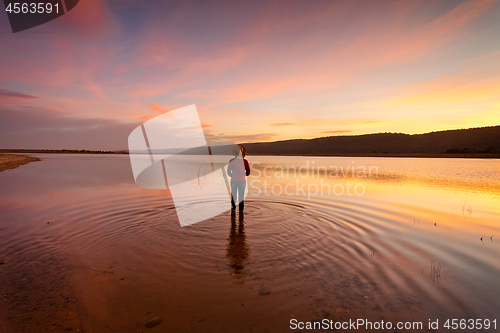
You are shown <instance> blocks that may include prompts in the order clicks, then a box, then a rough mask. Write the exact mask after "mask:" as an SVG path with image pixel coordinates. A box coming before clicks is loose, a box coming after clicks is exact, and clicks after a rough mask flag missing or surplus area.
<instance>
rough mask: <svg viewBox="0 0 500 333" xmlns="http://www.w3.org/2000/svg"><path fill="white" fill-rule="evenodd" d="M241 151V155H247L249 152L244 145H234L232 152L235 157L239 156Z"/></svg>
mask: <svg viewBox="0 0 500 333" xmlns="http://www.w3.org/2000/svg"><path fill="white" fill-rule="evenodd" d="M240 151H241V156H243V157H245V155H246V154H247V149H246V148H245V147H244V146H243V145H234V146H233V149H232V150H231V152H232V153H233V155H234V156H235V157H236V156H238V154H239V153H240Z"/></svg>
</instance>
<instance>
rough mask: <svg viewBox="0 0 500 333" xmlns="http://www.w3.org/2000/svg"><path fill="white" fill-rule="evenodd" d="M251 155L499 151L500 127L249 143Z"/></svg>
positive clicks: (480, 152) (478, 152)
mask: <svg viewBox="0 0 500 333" xmlns="http://www.w3.org/2000/svg"><path fill="white" fill-rule="evenodd" d="M245 147H246V148H247V150H248V153H249V154H252V155H259V154H261V155H381V154H396V155H401V154H410V155H411V154H441V153H447V154H494V155H498V153H500V126H492V127H481V128H470V129H460V130H450V131H439V132H431V133H425V134H413V135H410V134H401V133H377V134H366V135H346V136H330V137H323V138H316V139H308V140H303V139H297V140H286V141H277V142H260V143H247V144H245Z"/></svg>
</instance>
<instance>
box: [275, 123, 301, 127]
mask: <svg viewBox="0 0 500 333" xmlns="http://www.w3.org/2000/svg"><path fill="white" fill-rule="evenodd" d="M293 125H296V124H294V123H272V124H271V126H276V127H279V126H293Z"/></svg>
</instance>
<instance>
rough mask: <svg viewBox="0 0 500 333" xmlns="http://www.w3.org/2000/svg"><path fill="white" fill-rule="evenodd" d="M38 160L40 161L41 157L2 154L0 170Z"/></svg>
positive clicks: (0, 155) (0, 156)
mask: <svg viewBox="0 0 500 333" xmlns="http://www.w3.org/2000/svg"><path fill="white" fill-rule="evenodd" d="M36 161H40V159H39V158H36V157H30V156H23V155H12V154H0V172H2V171H5V170H9V169H15V168H17V167H19V166H21V165H24V164H28V163H30V162H36Z"/></svg>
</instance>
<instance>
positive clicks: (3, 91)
mask: <svg viewBox="0 0 500 333" xmlns="http://www.w3.org/2000/svg"><path fill="white" fill-rule="evenodd" d="M1 97H14V98H21V99H33V98H39V97H38V96H34V95H30V94H25V93H22V92H19V91H13V90H7V89H0V98H1Z"/></svg>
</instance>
